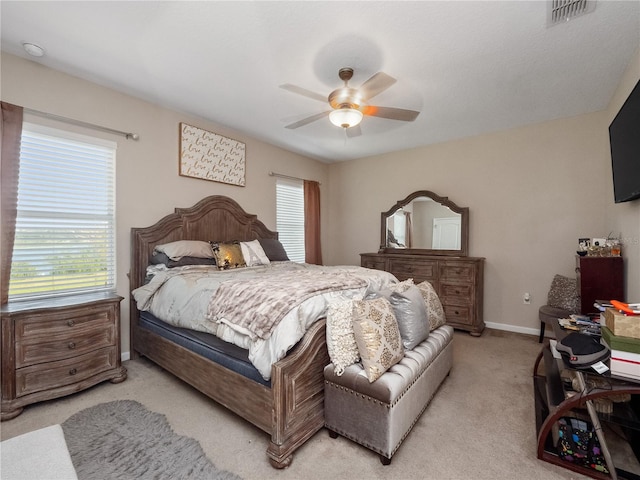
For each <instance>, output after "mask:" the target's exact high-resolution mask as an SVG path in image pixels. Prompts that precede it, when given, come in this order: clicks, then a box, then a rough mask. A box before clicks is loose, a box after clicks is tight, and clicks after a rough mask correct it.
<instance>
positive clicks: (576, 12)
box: [548, 0, 596, 26]
mask: <svg viewBox="0 0 640 480" xmlns="http://www.w3.org/2000/svg"><path fill="white" fill-rule="evenodd" d="M595 8H596V0H550V1H549V21H548V23H549V26H551V25H557V24H558V23H564V22H568V21H569V20H571V19H572V18H575V17H579V16H580V15H584V14H585V13H591V12H593V11H594V10H595Z"/></svg>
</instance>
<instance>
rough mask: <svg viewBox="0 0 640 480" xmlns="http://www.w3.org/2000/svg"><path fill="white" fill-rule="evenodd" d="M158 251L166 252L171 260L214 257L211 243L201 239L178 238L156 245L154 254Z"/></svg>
mask: <svg viewBox="0 0 640 480" xmlns="http://www.w3.org/2000/svg"><path fill="white" fill-rule="evenodd" d="M156 253H164V254H166V255H167V257H169V258H170V259H171V260H180V259H181V258H182V257H198V258H213V251H212V250H211V245H210V244H209V243H208V242H202V241H200V240H178V241H176V242H171V243H165V244H162V245H156V246H155V247H154V249H153V255H155V254H156Z"/></svg>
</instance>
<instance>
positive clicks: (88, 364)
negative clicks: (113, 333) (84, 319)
mask: <svg viewBox="0 0 640 480" xmlns="http://www.w3.org/2000/svg"><path fill="white" fill-rule="evenodd" d="M116 360H117V348H116V347H110V348H103V349H101V350H98V351H95V352H91V353H88V354H85V355H80V356H78V357H74V358H70V359H66V360H59V361H57V362H50V363H42V364H38V365H32V366H30V367H24V368H19V369H17V370H16V396H17V397H19V396H22V395H28V394H30V393H35V392H40V391H42V390H48V389H51V388H54V387H56V388H59V387H61V386H64V385H71V384H74V383H78V382H81V381H82V380H86V379H87V378H90V377H92V376H94V375H97V374H98V373H101V372H104V371H106V370H110V369H113V368H115V367H116V365H117V363H116Z"/></svg>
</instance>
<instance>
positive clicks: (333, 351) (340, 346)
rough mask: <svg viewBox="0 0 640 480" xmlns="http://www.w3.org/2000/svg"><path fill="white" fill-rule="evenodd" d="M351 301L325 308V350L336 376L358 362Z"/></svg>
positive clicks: (332, 304) (358, 355)
mask: <svg viewBox="0 0 640 480" xmlns="http://www.w3.org/2000/svg"><path fill="white" fill-rule="evenodd" d="M352 320H353V300H344V301H340V302H335V303H331V304H329V307H328V308H327V350H329V358H330V359H331V363H333V365H334V367H335V368H334V371H335V373H336V375H338V376H340V375H342V374H343V373H344V369H345V368H347V367H348V366H349V365H353V364H354V363H356V362H357V361H358V360H360V353H359V352H358V345H356V337H355V335H354V333H353V323H352Z"/></svg>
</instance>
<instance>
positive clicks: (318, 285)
mask: <svg viewBox="0 0 640 480" xmlns="http://www.w3.org/2000/svg"><path fill="white" fill-rule="evenodd" d="M366 284H367V282H366V281H365V279H364V278H362V277H358V276H357V275H354V274H353V273H351V272H349V271H325V270H322V269H314V270H304V271H299V270H293V271H286V272H278V273H274V274H273V275H269V277H268V278H254V279H250V280H230V281H226V282H223V283H222V284H221V285H220V286H219V287H218V289H217V290H216V293H215V294H214V295H213V296H212V297H211V301H210V302H209V309H208V314H207V318H208V319H209V320H211V321H216V322H217V321H224V322H226V323H227V324H228V325H229V326H231V328H237V327H240V328H242V329H246V330H247V331H248V332H249V335H250V337H251V339H252V340H255V339H256V338H262V339H267V338H269V337H270V336H271V332H272V331H273V329H274V328H275V327H277V326H278V324H279V323H280V320H282V318H283V317H284V316H285V315H286V314H287V312H289V311H290V310H291V309H292V308H294V307H296V306H298V305H299V304H301V303H302V302H304V301H305V300H306V299H308V298H310V297H312V296H314V295H317V294H319V293H323V292H329V291H340V290H346V289H351V288H359V287H363V286H366Z"/></svg>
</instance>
